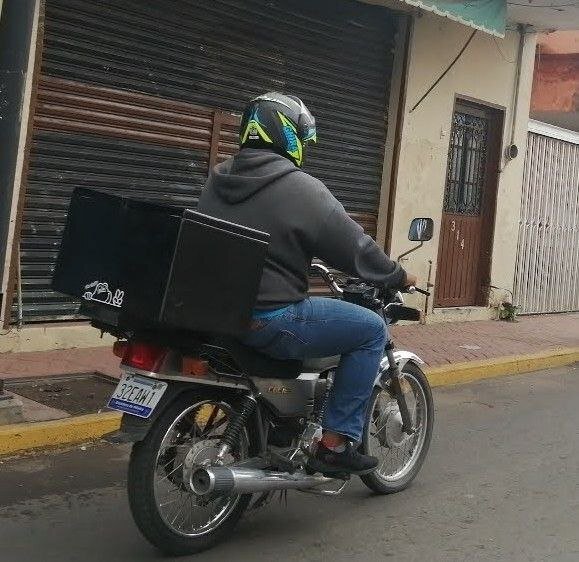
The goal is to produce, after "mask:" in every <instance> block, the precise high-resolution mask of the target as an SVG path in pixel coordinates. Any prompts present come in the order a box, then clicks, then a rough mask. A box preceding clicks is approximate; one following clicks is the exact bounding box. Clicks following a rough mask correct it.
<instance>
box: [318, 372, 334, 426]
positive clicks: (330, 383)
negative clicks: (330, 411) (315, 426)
mask: <svg viewBox="0 0 579 562" xmlns="http://www.w3.org/2000/svg"><path fill="white" fill-rule="evenodd" d="M334 376H335V373H334V371H330V372H329V373H328V376H327V377H326V390H325V391H324V396H323V398H322V404H321V406H320V411H319V412H318V417H317V420H316V421H317V422H318V423H319V424H321V423H322V419H323V417H324V414H325V412H326V408H327V407H328V400H329V399H330V392H331V390H332V387H333V386H334Z"/></svg>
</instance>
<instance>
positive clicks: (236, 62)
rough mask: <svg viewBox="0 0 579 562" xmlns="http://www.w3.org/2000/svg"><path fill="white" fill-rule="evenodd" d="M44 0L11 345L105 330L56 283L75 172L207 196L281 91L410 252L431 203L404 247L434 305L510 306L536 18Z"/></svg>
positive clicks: (363, 219) (10, 288) (338, 182)
mask: <svg viewBox="0 0 579 562" xmlns="http://www.w3.org/2000/svg"><path fill="white" fill-rule="evenodd" d="M30 2H31V3H32V5H33V8H34V18H33V22H32V24H31V28H30V29H31V37H32V38H31V41H30V53H29V57H28V61H29V64H28V70H27V73H26V81H25V85H24V88H23V92H22V96H21V97H22V108H23V111H22V112H21V123H20V125H21V126H20V135H19V137H18V139H17V142H18V151H17V152H18V155H19V156H18V158H19V160H18V162H16V164H15V173H14V181H13V186H12V189H11V190H10V194H11V199H10V205H9V208H10V213H9V218H8V221H7V223H6V224H7V234H6V239H5V243H4V249H5V259H4V272H3V285H2V287H3V305H2V321H3V324H4V327H5V329H6V330H7V331H8V332H9V333H8V335H7V336H5V337H4V338H3V343H2V344H0V347H1V349H2V350H4V351H6V350H9V349H50V348H54V347H69V346H76V345H98V344H99V343H101V342H100V340H98V339H97V336H98V334H96V333H94V332H95V331H94V330H92V329H90V327H88V325H87V324H86V323H84V322H82V319H80V318H78V317H77V315H76V312H77V307H78V303H75V302H74V301H73V300H71V299H69V298H67V297H65V296H63V295H59V294H57V293H55V292H53V291H52V289H51V287H50V280H51V273H52V271H53V269H54V265H55V260H56V256H57V253H58V245H59V240H60V237H61V235H62V229H63V227H64V224H65V220H66V212H67V205H68V201H69V198H70V194H71V192H72V190H73V188H74V187H76V186H78V185H82V186H92V187H95V188H98V189H102V190H105V191H109V192H112V193H121V194H125V195H132V196H135V195H136V196H139V197H144V198H147V199H151V200H157V201H165V202H168V203H171V204H178V205H187V206H195V202H196V199H197V197H198V195H199V192H200V189H202V186H203V183H204V181H205V179H206V177H207V174H208V171H209V169H210V167H211V166H212V165H213V164H214V163H216V162H218V161H220V160H222V159H223V158H226V157H227V156H228V155H230V154H232V153H233V152H234V151H235V150H236V132H237V125H238V122H239V112H240V111H241V109H242V107H243V105H244V103H245V102H246V101H247V100H248V99H249V98H250V97H251V96H252V95H255V94H257V93H260V92H263V91H268V90H284V91H291V92H292V93H295V94H297V95H299V96H301V97H303V98H304V100H305V101H306V103H307V104H308V106H311V108H312V110H313V112H314V113H315V115H316V117H317V120H318V124H319V139H320V142H319V146H317V147H315V148H314V149H313V150H312V154H311V160H310V164H309V167H308V169H307V171H309V172H310V173H312V174H314V175H317V176H318V177H320V178H321V179H322V180H324V181H325V182H326V184H327V185H328V187H329V189H330V190H331V191H332V192H333V193H334V194H335V195H336V196H337V197H338V199H340V200H341V201H342V203H343V204H344V205H345V207H346V209H347V210H348V211H349V212H350V213H351V215H352V216H353V217H354V218H355V219H356V220H358V221H359V222H360V223H361V224H362V225H363V226H364V228H365V229H366V231H367V232H369V233H370V234H371V235H373V236H375V237H376V240H377V241H378V243H379V244H381V245H383V246H384V247H385V249H386V250H387V251H389V252H390V253H391V255H392V256H394V257H395V256H396V255H398V254H401V253H403V252H404V251H405V250H407V249H408V248H409V247H410V245H411V243H409V242H408V240H407V229H408V225H409V223H410V220H411V219H412V218H413V217H416V216H430V217H432V218H433V219H434V220H435V224H436V228H435V236H434V238H433V240H432V241H431V242H429V243H427V244H425V245H424V246H423V247H422V248H421V249H420V250H419V251H417V252H416V253H414V254H413V255H412V256H410V257H409V259H408V260H406V261H405V263H404V265H405V267H406V268H407V269H408V270H410V271H414V272H416V273H417V274H418V275H419V277H420V279H421V280H422V282H426V281H427V280H428V281H429V282H430V283H431V284H432V286H433V295H432V297H431V298H430V299H428V301H427V302H426V301H425V299H424V298H423V297H418V296H415V297H413V299H414V303H415V304H416V305H417V306H419V307H421V308H424V309H425V310H426V312H427V314H428V316H427V318H428V321H444V320H457V319H470V318H489V317H493V316H494V314H495V309H494V306H495V305H496V304H497V303H499V302H500V301H501V300H503V299H505V298H506V295H508V294H509V292H510V291H512V289H513V280H514V273H515V256H516V251H517V232H518V219H519V215H518V210H519V208H520V199H521V185H522V178H523V158H522V157H521V155H522V154H523V153H524V150H525V145H526V134H527V122H528V115H529V102H530V92H531V84H532V69H533V60H534V53H535V35H534V33H533V32H532V30H530V29H528V28H517V27H516V26H511V29H510V30H509V31H507V32H506V35H505V37H504V38H502V37H498V36H495V35H490V34H488V33H485V32H483V31H480V30H475V29H472V28H471V27H467V26H466V25H463V24H461V23H458V22H456V21H453V20H451V19H449V18H443V17H440V16H439V15H435V14H432V13H428V12H425V11H422V10H417V9H415V8H409V7H408V6H407V5H405V4H403V3H402V2H395V1H386V0H385V1H384V2H372V3H371V4H368V3H361V2H358V1H355V0H323V1H318V2H316V3H315V4H314V3H311V2H308V1H306V0H299V1H297V2H293V3H292V4H291V7H288V6H287V3H285V2H281V0H274V1H271V0H268V1H266V0H252V1H251V2H241V1H240V0H215V1H214V2H211V3H207V2H204V1H201V0H179V1H176V2H173V3H172V4H171V6H172V8H173V9H172V10H171V11H168V10H166V9H165V10H163V8H162V6H161V3H159V2H157V1H153V0H148V1H141V2H137V1H130V2H127V1H124V0H123V1H121V0H104V1H101V2H98V3H96V2H93V1H92V0H30ZM4 8H6V2H5V6H4ZM3 12H4V13H6V9H4V10H3ZM3 15H4V14H3ZM0 21H2V20H0ZM507 148H509V151H508V154H509V155H510V156H509V157H507V156H505V154H506V149H507ZM517 149H518V151H519V156H517V157H513V155H514V153H515V152H516V151H517ZM495 287H496V288H495ZM18 327H19V328H22V329H21V330H18V329H17V328H18ZM104 343H107V342H106V341H105V342H104Z"/></svg>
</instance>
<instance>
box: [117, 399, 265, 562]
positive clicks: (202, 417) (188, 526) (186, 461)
mask: <svg viewBox="0 0 579 562" xmlns="http://www.w3.org/2000/svg"><path fill="white" fill-rule="evenodd" d="M234 417H235V410H234V407H233V405H231V404H229V403H227V402H226V401H224V400H219V399H215V398H213V397H211V396H209V395H203V394H189V393H187V394H185V395H183V396H181V397H179V398H178V399H177V400H176V401H175V402H174V403H173V404H171V405H170V406H169V407H168V408H167V409H166V410H165V412H163V413H162V414H161V415H160V416H159V418H158V419H157V420H156V422H155V425H154V426H153V427H152V428H151V430H150V432H149V433H148V434H147V436H146V438H145V439H144V440H143V441H141V442H140V443H135V445H134V446H133V450H132V453H131V460H130V463H129V474H128V482H127V487H128V494H129V504H130V507H131V512H132V514H133V518H134V520H135V523H136V524H137V526H138V527H139V530H140V531H141V532H142V533H143V535H144V536H145V537H146V538H147V539H148V540H149V542H151V543H152V544H153V545H155V546H156V547H157V548H159V549H160V550H162V551H163V552H165V553H167V554H172V555H184V554H193V553H195V552H199V551H201V550H205V549H207V548H209V547H211V546H213V545H214V544H215V543H217V542H219V541H220V540H222V539H224V538H226V537H227V536H228V535H229V534H230V533H231V531H232V530H233V527H234V526H235V524H236V523H237V521H238V520H239V518H240V517H241V515H242V514H243V512H244V511H245V509H246V507H247V505H248V503H249V501H250V500H251V496H250V495H231V496H214V497H211V496H209V497H200V496H197V495H196V494H194V493H193V492H192V491H190V490H189V489H187V487H186V486H185V485H184V480H185V478H186V477H187V473H190V472H191V471H192V470H194V469H195V468H196V467H198V466H204V465H205V464H210V463H211V462H212V461H214V460H215V457H216V455H217V450H218V444H219V441H220V439H221V437H222V435H223V431H224V430H225V428H226V427H227V425H228V424H229V423H231V420H232V419H234ZM244 429H245V430H244V431H242V433H241V438H240V440H239V441H240V442H239V444H238V447H237V448H236V450H234V451H232V454H231V455H230V458H228V459H226V464H229V463H231V462H235V461H239V460H241V459H243V458H247V456H248V455H249V453H250V452H253V451H252V449H253V448H254V447H255V443H256V441H255V438H254V437H252V435H251V433H252V432H250V431H249V429H248V428H244Z"/></svg>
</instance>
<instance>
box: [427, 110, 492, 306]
mask: <svg viewBox="0 0 579 562" xmlns="http://www.w3.org/2000/svg"><path fill="white" fill-rule="evenodd" d="M496 121H497V113H496V112H494V111H493V110H490V109H487V108H483V107H480V106H474V105H470V104H464V103H457V105H456V107H455V111H454V115H453V122H452V129H451V134H450V146H449V153H448V170H447V176H446V186H445V191H444V204H443V212H442V221H441V227H440V243H439V252H438V267H437V276H436V294H435V301H434V304H435V306H441V307H444V306H472V305H476V304H482V301H483V300H484V298H485V297H484V289H483V288H484V284H485V282H486V283H487V284H488V279H487V277H488V273H489V272H488V270H489V266H490V249H491V244H490V240H491V229H492V226H493V224H494V201H495V197H496V185H497V172H498V167H497V157H498V146H499V144H498V143H497V140H498V139H497V130H498V127H496V126H495V124H496Z"/></svg>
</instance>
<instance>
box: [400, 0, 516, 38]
mask: <svg viewBox="0 0 579 562" xmlns="http://www.w3.org/2000/svg"><path fill="white" fill-rule="evenodd" d="M402 2H405V3H406V4H410V5H412V6H417V7H418V8H422V9H423V10H427V11H428V12H434V13H435V14H438V15H439V16H444V17H447V18H450V19H451V20H454V21H458V22H460V23H463V24H465V25H468V26H469V27H474V28H475V29H480V30H481V31H484V32H485V33H490V34H492V35H496V36H498V37H504V36H505V22H506V15H507V2H506V0H402Z"/></svg>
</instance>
